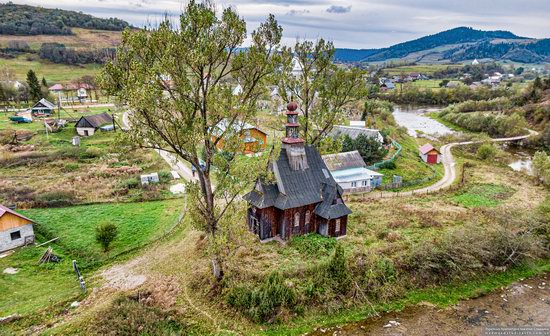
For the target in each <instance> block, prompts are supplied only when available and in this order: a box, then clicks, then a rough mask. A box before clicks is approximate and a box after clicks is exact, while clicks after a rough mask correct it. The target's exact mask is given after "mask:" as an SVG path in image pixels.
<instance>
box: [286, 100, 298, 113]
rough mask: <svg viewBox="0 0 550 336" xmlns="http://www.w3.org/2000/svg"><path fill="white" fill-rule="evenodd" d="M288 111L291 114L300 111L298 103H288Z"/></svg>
mask: <svg viewBox="0 0 550 336" xmlns="http://www.w3.org/2000/svg"><path fill="white" fill-rule="evenodd" d="M286 109H287V110H289V111H290V112H294V111H296V110H297V109H298V103H296V102H290V103H288V105H287V106H286Z"/></svg>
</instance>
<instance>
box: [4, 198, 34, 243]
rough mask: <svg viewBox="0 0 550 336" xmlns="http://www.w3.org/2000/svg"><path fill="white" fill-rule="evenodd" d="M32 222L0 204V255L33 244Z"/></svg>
mask: <svg viewBox="0 0 550 336" xmlns="http://www.w3.org/2000/svg"><path fill="white" fill-rule="evenodd" d="M33 224H34V222H33V221H32V220H31V219H28V218H27V217H25V216H23V215H20V214H18V213H17V212H15V211H13V210H12V209H10V208H8V207H6V206H3V205H1V204H0V253H1V252H4V251H8V250H11V249H14V248H16V247H19V246H24V245H27V244H32V243H34V229H33Z"/></svg>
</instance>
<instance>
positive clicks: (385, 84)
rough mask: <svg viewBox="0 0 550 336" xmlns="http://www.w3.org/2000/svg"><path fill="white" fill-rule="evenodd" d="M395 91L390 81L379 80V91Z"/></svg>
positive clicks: (386, 79)
mask: <svg viewBox="0 0 550 336" xmlns="http://www.w3.org/2000/svg"><path fill="white" fill-rule="evenodd" d="M393 89H395V84H394V83H393V81H392V80H391V79H388V78H380V90H382V91H387V90H393Z"/></svg>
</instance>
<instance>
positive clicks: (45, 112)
mask: <svg viewBox="0 0 550 336" xmlns="http://www.w3.org/2000/svg"><path fill="white" fill-rule="evenodd" d="M54 110H55V105H54V104H53V103H51V102H49V101H47V100H46V99H44V98H42V99H40V100H39V101H38V102H37V103H36V104H34V105H33V106H32V107H31V113H32V116H33V117H48V116H51V115H52V114H53V112H54Z"/></svg>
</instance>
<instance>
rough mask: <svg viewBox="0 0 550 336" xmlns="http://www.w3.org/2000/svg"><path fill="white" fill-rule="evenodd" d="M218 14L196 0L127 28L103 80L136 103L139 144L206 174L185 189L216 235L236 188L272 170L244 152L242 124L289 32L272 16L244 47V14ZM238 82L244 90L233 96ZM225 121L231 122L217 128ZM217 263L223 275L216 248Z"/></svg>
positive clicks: (134, 134)
mask: <svg viewBox="0 0 550 336" xmlns="http://www.w3.org/2000/svg"><path fill="white" fill-rule="evenodd" d="M219 14H220V15H219V16H218V15H217V13H216V11H215V5H214V4H213V3H211V2H208V1H207V2H202V3H196V2H195V1H190V2H189V4H188V5H187V7H186V8H185V10H184V11H183V13H182V14H181V16H180V18H179V25H178V26H177V27H174V26H173V25H172V24H171V23H170V22H169V21H168V20H165V21H163V22H162V23H161V24H160V25H159V26H158V28H152V29H148V30H140V31H130V30H127V31H125V32H124V33H123V39H122V44H121V46H120V47H119V48H118V51H117V53H116V57H115V59H114V60H113V61H111V62H108V63H107V64H106V65H105V67H104V70H103V72H102V75H101V78H100V83H101V85H102V87H103V88H104V89H106V91H107V92H108V93H109V94H110V95H112V96H115V97H118V99H120V100H121V101H122V102H125V103H126V104H128V107H129V109H131V111H132V114H131V117H130V121H131V124H132V128H131V131H130V132H129V136H130V137H131V140H132V141H133V142H135V143H138V144H140V145H141V146H142V147H152V148H156V149H162V150H166V151H168V152H171V153H173V154H175V155H176V156H178V157H179V158H181V159H183V160H186V161H188V162H190V163H191V165H193V167H194V168H195V170H196V172H197V175H198V182H196V183H190V184H189V185H188V188H187V192H188V196H189V197H188V199H189V200H190V202H192V204H191V206H190V207H189V211H191V212H192V214H193V215H194V219H195V222H197V223H199V224H201V225H202V227H203V228H204V230H205V231H206V232H207V233H208V234H209V237H210V238H211V239H212V240H214V239H215V238H216V235H217V234H218V232H219V230H220V228H221V227H220V223H221V222H222V220H223V218H224V215H225V214H226V212H228V209H230V208H231V206H232V205H233V204H234V200H235V199H236V198H237V196H238V195H239V194H241V193H242V192H243V191H244V190H246V188H248V187H249V182H250V181H254V180H255V179H256V177H257V176H258V172H261V171H263V170H265V169H260V168H259V167H262V165H263V164H264V163H260V161H261V160H257V159H249V158H246V157H244V156H240V155H237V154H238V153H239V148H241V145H242V144H240V143H239V142H240V141H239V139H240V136H239V127H240V126H239V125H241V122H246V121H249V120H250V119H251V118H252V117H253V116H254V115H255V113H256V110H257V100H258V98H259V97H260V96H261V95H262V94H265V92H266V90H267V89H266V85H267V83H269V82H270V81H272V80H273V79H272V78H271V76H272V75H273V73H274V70H275V69H276V68H277V67H278V64H280V54H279V53H278V52H277V48H278V46H279V43H280V40H281V36H282V28H281V27H280V26H279V25H278V23H277V21H276V20H275V18H274V16H272V15H270V16H269V17H268V18H267V20H266V21H265V22H264V23H262V24H261V25H260V26H259V28H258V29H257V30H255V31H254V32H252V35H251V45H250V47H249V48H247V49H244V50H243V49H241V48H240V46H241V45H242V43H243V42H244V40H245V38H246V36H247V35H246V24H245V21H244V20H243V19H241V18H240V17H239V16H238V14H237V13H236V12H235V11H234V9H232V8H227V9H225V10H223V12H222V13H219ZM237 83H238V84H240V85H241V87H242V92H241V93H240V94H238V95H234V94H232V87H234V86H235V85H236V84H237ZM222 122H223V123H225V125H224V126H225V127H223V129H221V128H219V127H217V126H218V125H219V124H220V123H222ZM220 141H223V145H224V152H223V153H222V152H221V151H220V150H218V148H217V145H218V144H219V143H220ZM214 167H215V169H214ZM213 180H216V186H215V188H214V184H213ZM212 264H213V270H214V275H215V276H216V278H217V279H218V280H220V279H221V278H222V276H223V272H222V269H221V262H220V261H219V260H218V256H217V255H214V257H213V259H212Z"/></svg>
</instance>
